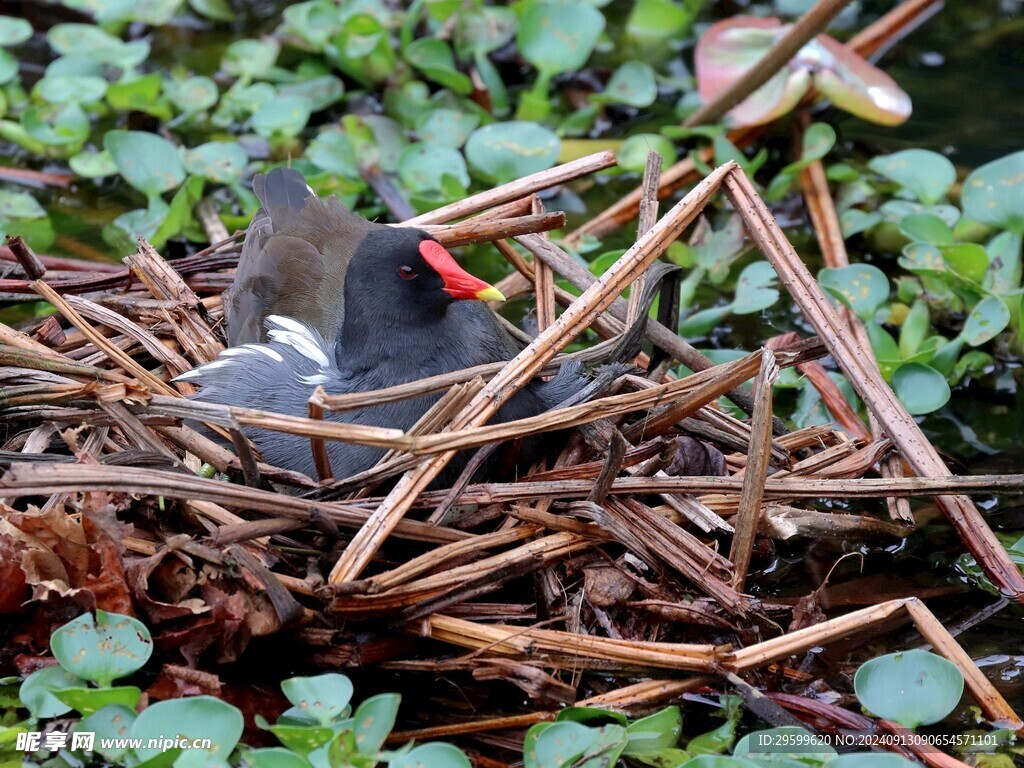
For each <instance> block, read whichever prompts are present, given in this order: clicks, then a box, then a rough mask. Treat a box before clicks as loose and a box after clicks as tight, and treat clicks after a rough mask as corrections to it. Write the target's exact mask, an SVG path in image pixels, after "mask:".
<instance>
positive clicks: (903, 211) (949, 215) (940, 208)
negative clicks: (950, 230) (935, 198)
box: [878, 200, 960, 227]
mask: <svg viewBox="0 0 1024 768" xmlns="http://www.w3.org/2000/svg"><path fill="white" fill-rule="evenodd" d="M878 210H879V212H880V213H881V214H882V216H883V217H884V218H885V220H886V221H891V222H893V223H894V224H899V223H900V222H901V221H903V219H904V218H906V217H907V216H909V215H910V214H912V213H932V214H934V215H936V216H938V217H939V218H940V219H942V220H943V221H944V222H946V224H948V225H949V226H951V227H953V226H956V223H957V222H958V221H959V220H960V209H959V208H957V207H956V206H955V205H948V204H946V203H939V204H937V205H924V204H923V203H915V202H913V201H912V200H888V201H886V202H885V203H882V206H881V207H880V208H879V209H878Z"/></svg>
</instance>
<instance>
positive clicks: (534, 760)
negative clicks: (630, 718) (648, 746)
mask: <svg viewBox="0 0 1024 768" xmlns="http://www.w3.org/2000/svg"><path fill="white" fill-rule="evenodd" d="M544 725H549V726H550V727H548V728H545V729H543V730H538V735H537V737H536V739H535V740H534V741H533V743H532V744H530V743H529V741H530V740H529V733H530V732H533V728H531V729H530V731H529V732H527V743H525V744H524V754H523V759H524V764H525V766H526V767H527V768H561V766H563V765H566V764H567V763H569V764H573V765H579V766H581V768H582V766H586V767H587V768H592V767H594V768H596V766H598V765H614V764H615V761H616V760H618V757H619V755H620V754H622V750H623V749H624V748H625V746H626V743H627V740H628V739H627V736H626V729H625V728H623V727H622V726H621V725H605V726H602V727H600V728H592V727H589V728H588V727H587V726H585V725H581V724H580V723H573V722H557V723H545V724H544ZM535 727H536V726H535Z"/></svg>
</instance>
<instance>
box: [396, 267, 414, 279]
mask: <svg viewBox="0 0 1024 768" xmlns="http://www.w3.org/2000/svg"><path fill="white" fill-rule="evenodd" d="M398 274H399V276H401V278H402V279H403V280H412V279H413V278H414V277H416V270H415V269H413V268H412V267H399V268H398Z"/></svg>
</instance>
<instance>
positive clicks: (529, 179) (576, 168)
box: [402, 152, 616, 226]
mask: <svg viewBox="0 0 1024 768" xmlns="http://www.w3.org/2000/svg"><path fill="white" fill-rule="evenodd" d="M615 162H616V161H615V154H614V153H612V152H597V153H596V154H593V155H588V156H587V157H581V158H580V159H579V160H573V161H572V162H569V163H564V164H563V165H558V166H555V167H554V168H549V169H548V170H546V171H539V172H538V173H534V174H531V175H529V176H524V177H523V178H521V179H516V180H515V181H510V182H508V183H507V184H502V185H501V186H500V187H495V188H494V189H489V190H487V191H486V192H479V193H477V194H475V195H472V196H471V197H467V198H466V199H465V200H459V201H458V202H455V203H449V204H448V205H445V206H442V207H441V208H437V209H436V210H433V211H430V212H429V213H424V214H421V215H420V216H414V217H413V218H411V219H406V220H405V221H404V222H402V223H403V224H405V225H407V226H419V225H421V224H443V223H445V222H447V221H452V220H453V219H460V218H462V217H463V216H470V215H472V214H474V213H479V212H480V211H483V210H486V209H487V208H493V207H494V206H496V205H502V204H503V203H509V202H511V201H513V200H517V199H519V198H521V197H525V196H527V195H529V194H532V193H533V192H539V191H541V190H542V189H548V188H549V187H554V186H557V185H558V184H564V183H565V182H567V181H572V180H573V179H578V178H580V177H581V176H587V175H589V174H591V173H595V172H597V171H601V170H604V169H605V168H611V167H612V166H613V165H615Z"/></svg>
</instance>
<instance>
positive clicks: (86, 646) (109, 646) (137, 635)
mask: <svg viewBox="0 0 1024 768" xmlns="http://www.w3.org/2000/svg"><path fill="white" fill-rule="evenodd" d="M50 648H51V649H52V650H53V655H54V657H55V658H56V659H57V661H59V662H60V664H61V666H62V667H64V669H66V670H68V671H69V672H71V673H72V674H75V675H77V676H78V677H81V678H84V679H86V680H91V681H92V682H95V683H97V684H98V685H100V686H101V687H103V686H109V685H110V684H111V682H113V681H114V680H117V679H118V678H121V677H124V676H126V675H130V674H131V673H132V672H135V671H136V670H138V669H140V668H141V667H142V666H143V665H144V664H145V663H146V662H147V661H148V660H149V657H150V655H151V654H152V653H153V639H152V638H151V637H150V635H149V630H148V629H146V626H145V625H144V624H143V623H142V622H141V621H139V620H138V619H136V618H134V617H132V616H124V615H122V614H119V613H107V612H106V611H101V610H97V611H96V615H95V616H93V615H92V614H91V613H84V614H82V615H81V616H79V617H78V618H77V619H73V620H72V621H69V622H68V623H67V624H65V625H63V626H62V627H60V628H59V629H57V630H55V631H54V633H53V635H51V637H50ZM119 703H124V702H119Z"/></svg>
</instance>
